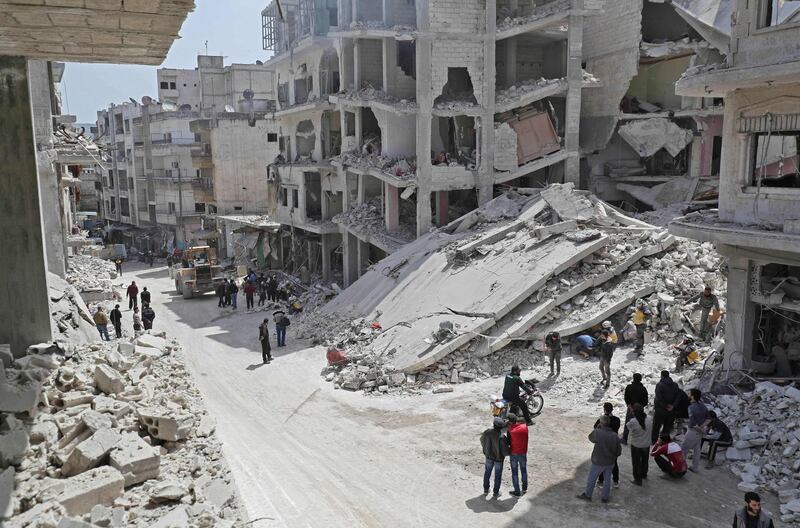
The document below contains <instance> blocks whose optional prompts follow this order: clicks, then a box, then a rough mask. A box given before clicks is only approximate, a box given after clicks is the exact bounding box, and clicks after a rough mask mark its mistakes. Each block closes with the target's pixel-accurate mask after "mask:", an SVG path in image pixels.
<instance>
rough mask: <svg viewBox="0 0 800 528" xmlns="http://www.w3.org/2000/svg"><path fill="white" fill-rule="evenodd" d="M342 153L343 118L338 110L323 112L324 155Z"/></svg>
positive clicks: (326, 156) (325, 156)
mask: <svg viewBox="0 0 800 528" xmlns="http://www.w3.org/2000/svg"><path fill="white" fill-rule="evenodd" d="M341 153H342V119H341V117H340V116H339V112H338V111H326V112H323V114H322V157H323V158H331V157H333V156H338V155H339V154H341Z"/></svg>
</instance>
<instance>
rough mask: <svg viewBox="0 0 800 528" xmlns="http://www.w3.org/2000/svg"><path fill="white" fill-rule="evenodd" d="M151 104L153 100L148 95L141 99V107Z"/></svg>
mask: <svg viewBox="0 0 800 528" xmlns="http://www.w3.org/2000/svg"><path fill="white" fill-rule="evenodd" d="M152 102H153V98H152V97H150V96H149V95H145V96H143V97H142V104H143V105H145V106H147V105H149V104H152Z"/></svg>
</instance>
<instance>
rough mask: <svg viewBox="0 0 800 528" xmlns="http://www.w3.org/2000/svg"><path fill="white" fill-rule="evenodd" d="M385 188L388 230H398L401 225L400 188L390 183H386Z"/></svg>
mask: <svg viewBox="0 0 800 528" xmlns="http://www.w3.org/2000/svg"><path fill="white" fill-rule="evenodd" d="M383 188H384V201H385V203H386V214H385V218H386V230H387V231H396V230H397V229H398V228H399V227H400V190H399V189H398V188H397V187H395V186H394V185H391V184H388V183H385V184H384V185H383Z"/></svg>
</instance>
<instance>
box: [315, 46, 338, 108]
mask: <svg viewBox="0 0 800 528" xmlns="http://www.w3.org/2000/svg"><path fill="white" fill-rule="evenodd" d="M319 90H320V94H321V95H322V96H323V97H324V96H326V95H331V94H335V93H337V92H338V91H339V54H338V53H337V52H336V49H335V48H328V49H326V50H325V51H324V52H323V53H322V58H321V59H320V62H319Z"/></svg>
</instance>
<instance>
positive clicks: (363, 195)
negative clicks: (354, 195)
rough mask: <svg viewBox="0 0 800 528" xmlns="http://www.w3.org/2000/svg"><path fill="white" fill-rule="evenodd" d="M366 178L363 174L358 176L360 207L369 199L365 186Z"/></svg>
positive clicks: (358, 202) (358, 201)
mask: <svg viewBox="0 0 800 528" xmlns="http://www.w3.org/2000/svg"><path fill="white" fill-rule="evenodd" d="M364 178H365V176H364V175H363V174H359V175H358V200H357V201H356V203H357V204H358V205H361V204H363V203H364V202H365V201H366V198H367V186H366V185H365V184H364Z"/></svg>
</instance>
